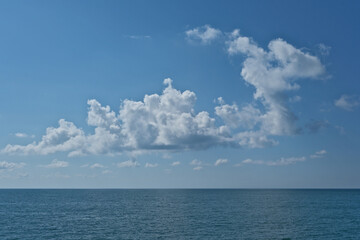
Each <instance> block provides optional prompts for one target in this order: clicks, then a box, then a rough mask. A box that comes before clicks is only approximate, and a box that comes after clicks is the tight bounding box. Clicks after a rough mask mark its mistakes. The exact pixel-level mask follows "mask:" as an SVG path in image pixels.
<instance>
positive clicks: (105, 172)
mask: <svg viewBox="0 0 360 240" xmlns="http://www.w3.org/2000/svg"><path fill="white" fill-rule="evenodd" d="M101 173H102V174H108V173H111V171H110V170H107V169H106V170H103V171H102V172H101Z"/></svg>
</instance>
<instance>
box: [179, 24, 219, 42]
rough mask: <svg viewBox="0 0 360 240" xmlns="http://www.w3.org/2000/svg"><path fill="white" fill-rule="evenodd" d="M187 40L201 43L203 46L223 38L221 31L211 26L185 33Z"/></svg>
mask: <svg viewBox="0 0 360 240" xmlns="http://www.w3.org/2000/svg"><path fill="white" fill-rule="evenodd" d="M185 34H186V36H187V38H188V39H189V40H191V41H200V42H201V43H202V44H209V43H210V42H212V41H213V40H215V39H216V38H218V37H220V36H221V34H222V33H221V31H220V30H218V29H215V28H212V27H211V26H210V25H204V26H202V27H197V28H194V29H191V30H188V31H186V32H185Z"/></svg>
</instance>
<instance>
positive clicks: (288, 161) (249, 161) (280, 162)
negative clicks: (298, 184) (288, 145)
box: [235, 157, 306, 167]
mask: <svg viewBox="0 0 360 240" xmlns="http://www.w3.org/2000/svg"><path fill="white" fill-rule="evenodd" d="M305 160H306V157H290V158H280V159H279V160H276V161H263V160H252V159H250V158H248V159H245V160H244V161H242V162H241V163H240V164H236V165H235V166H237V167H240V166H242V165H245V164H254V165H266V166H286V165H290V164H295V163H297V162H304V161H305Z"/></svg>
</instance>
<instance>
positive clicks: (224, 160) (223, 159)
mask: <svg viewBox="0 0 360 240" xmlns="http://www.w3.org/2000/svg"><path fill="white" fill-rule="evenodd" d="M227 162H228V160H227V159H225V158H219V159H218V160H216V162H215V163H214V165H215V166H219V165H221V164H225V163H227Z"/></svg>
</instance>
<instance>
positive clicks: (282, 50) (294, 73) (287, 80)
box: [227, 30, 325, 135]
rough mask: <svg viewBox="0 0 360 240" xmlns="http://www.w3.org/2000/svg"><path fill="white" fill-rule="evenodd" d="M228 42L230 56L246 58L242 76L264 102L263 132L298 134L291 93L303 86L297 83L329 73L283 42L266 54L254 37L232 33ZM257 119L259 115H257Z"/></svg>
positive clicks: (277, 41) (273, 44)
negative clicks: (290, 103)
mask: <svg viewBox="0 0 360 240" xmlns="http://www.w3.org/2000/svg"><path fill="white" fill-rule="evenodd" d="M230 38H231V39H230V40H229V41H228V42H227V45H228V53H229V54H230V55H235V54H242V55H245V56H246V59H245V61H244V63H243V68H242V71H241V76H242V77H243V79H244V80H245V81H246V82H247V83H248V84H250V85H252V86H254V87H255V89H256V91H255V94H254V99H255V100H260V102H261V103H262V104H263V105H264V107H265V109H266V112H265V113H264V114H263V115H261V116H260V119H259V120H258V121H261V131H262V132H263V133H264V135H266V134H270V135H291V134H295V133H297V132H298V128H297V127H296V125H295V120H296V119H297V118H296V116H295V114H294V113H293V112H291V110H290V109H289V107H288V102H289V97H288V95H287V94H288V92H291V91H294V90H297V89H299V88H300V86H299V85H298V84H297V83H295V80H298V79H302V78H318V77H320V76H321V75H322V74H324V72H325V68H324V66H323V65H322V64H321V62H320V60H319V59H318V58H317V57H315V56H312V55H310V54H308V53H305V52H303V51H301V50H299V49H297V48H295V47H294V46H292V45H290V44H289V43H287V42H286V41H284V40H282V39H275V40H272V41H270V43H269V45H268V48H269V51H265V50H264V49H262V48H261V47H259V46H257V44H256V43H255V42H254V41H253V40H252V39H250V38H248V37H244V36H241V35H240V31H239V30H235V31H234V32H233V33H232V34H231V37H230ZM254 119H257V118H256V115H255V116H254Z"/></svg>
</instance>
